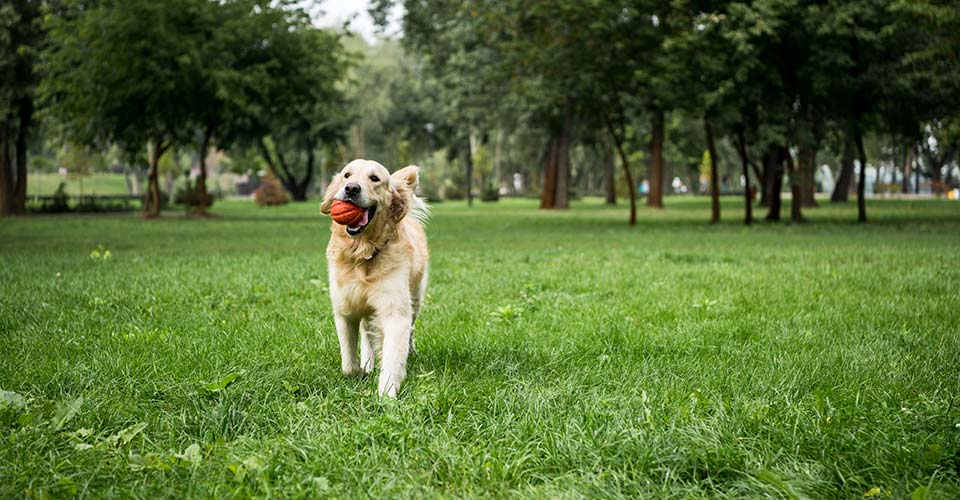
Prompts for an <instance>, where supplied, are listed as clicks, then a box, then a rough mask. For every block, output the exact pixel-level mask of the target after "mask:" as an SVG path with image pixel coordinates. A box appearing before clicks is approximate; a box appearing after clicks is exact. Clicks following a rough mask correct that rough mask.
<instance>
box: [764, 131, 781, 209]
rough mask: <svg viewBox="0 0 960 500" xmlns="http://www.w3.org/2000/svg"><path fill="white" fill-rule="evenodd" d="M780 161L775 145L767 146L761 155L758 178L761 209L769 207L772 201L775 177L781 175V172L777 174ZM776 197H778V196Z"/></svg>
mask: <svg viewBox="0 0 960 500" xmlns="http://www.w3.org/2000/svg"><path fill="white" fill-rule="evenodd" d="M780 161H781V158H780V148H778V147H777V146H775V145H770V146H768V147H767V150H766V151H765V152H764V153H763V172H762V174H763V175H762V176H761V177H760V182H761V186H760V187H761V188H762V189H761V192H760V206H761V207H770V204H771V200H773V196H774V189H775V185H776V183H777V180H776V176H777V175H783V174H782V172H780V173H778V170H779V169H780V166H779V163H780ZM777 196H779V194H778V195H777Z"/></svg>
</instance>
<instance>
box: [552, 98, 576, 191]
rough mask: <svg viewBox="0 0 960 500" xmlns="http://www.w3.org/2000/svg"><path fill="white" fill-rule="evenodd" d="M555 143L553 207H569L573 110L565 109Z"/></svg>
mask: <svg viewBox="0 0 960 500" xmlns="http://www.w3.org/2000/svg"><path fill="white" fill-rule="evenodd" d="M560 130H561V131H560V142H559V143H558V144H557V193H556V204H555V205H554V208H559V209H566V208H569V207H570V140H571V138H572V136H573V111H572V110H569V109H568V110H567V112H566V113H564V116H563V127H562V128H561V129H560Z"/></svg>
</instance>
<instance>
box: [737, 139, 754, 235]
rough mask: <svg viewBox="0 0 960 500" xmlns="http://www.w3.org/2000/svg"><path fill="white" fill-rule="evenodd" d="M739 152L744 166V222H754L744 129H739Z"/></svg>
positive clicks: (748, 158)
mask: <svg viewBox="0 0 960 500" xmlns="http://www.w3.org/2000/svg"><path fill="white" fill-rule="evenodd" d="M737 153H739V155H740V163H741V166H742V168H743V207H744V208H743V210H744V212H743V223H744V224H746V225H748V226H749V225H750V224H752V223H753V199H752V197H751V196H750V157H749V156H748V155H747V141H746V139H745V138H744V136H743V129H742V128H738V129H737Z"/></svg>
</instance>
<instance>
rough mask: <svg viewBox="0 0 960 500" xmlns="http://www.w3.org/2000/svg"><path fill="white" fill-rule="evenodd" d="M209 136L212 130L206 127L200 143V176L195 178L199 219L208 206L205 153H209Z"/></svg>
mask: <svg viewBox="0 0 960 500" xmlns="http://www.w3.org/2000/svg"><path fill="white" fill-rule="evenodd" d="M211 135H213V128H212V127H210V126H207V128H205V129H204V130H203V140H202V141H200V175H198V176H197V189H198V190H199V192H200V206H198V207H197V215H199V216H201V217H204V216H206V215H207V207H208V206H209V205H210V200H209V194H208V193H207V151H210V136H211Z"/></svg>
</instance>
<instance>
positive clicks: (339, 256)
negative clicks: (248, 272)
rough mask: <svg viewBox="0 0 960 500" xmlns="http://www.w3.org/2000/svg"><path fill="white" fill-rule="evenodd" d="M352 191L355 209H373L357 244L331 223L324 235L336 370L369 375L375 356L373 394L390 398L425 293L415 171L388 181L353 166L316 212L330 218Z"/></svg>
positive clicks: (383, 174)
mask: <svg viewBox="0 0 960 500" xmlns="http://www.w3.org/2000/svg"><path fill="white" fill-rule="evenodd" d="M373 179H379V180H377V181H375V180H373ZM351 183H353V184H357V185H359V186H360V194H359V195H357V196H356V197H355V199H356V200H357V204H358V205H360V206H361V207H364V208H368V207H371V206H375V207H376V212H375V214H374V216H373V218H372V219H371V220H370V223H369V224H368V225H367V226H366V228H365V229H364V230H363V232H362V233H360V234H358V235H356V236H351V235H349V234H348V233H347V231H346V227H345V226H341V225H340V224H337V223H336V222H334V223H333V224H332V225H331V227H330V231H331V236H330V243H329V245H327V267H328V271H329V274H330V299H331V301H332V302H333V313H334V319H335V322H336V327H337V335H338V337H339V340H340V362H341V368H342V370H343V373H344V374H345V375H357V374H361V373H371V372H372V371H373V369H374V365H375V360H376V358H377V354H376V352H377V351H378V350H380V351H381V356H380V359H381V367H380V378H379V384H378V393H379V394H380V396H387V397H396V396H397V392H398V391H399V390H400V384H401V383H402V382H403V379H404V378H405V377H406V373H407V356H408V355H409V354H410V351H412V350H413V328H414V324H415V323H416V320H417V315H418V314H419V313H420V306H421V304H422V303H423V297H424V294H425V293H426V288H427V264H428V260H429V251H428V249H427V237H426V233H425V232H424V228H423V225H424V222H425V221H426V218H427V215H428V212H427V206H426V204H424V203H423V201H422V200H420V199H419V198H417V197H416V196H415V194H414V193H415V191H416V189H417V185H418V184H419V168H418V167H415V166H409V167H406V168H402V169H400V170H398V171H396V172H394V173H393V174H392V175H391V174H390V173H389V172H388V171H387V169H386V168H384V166H383V165H381V164H379V163H377V162H375V161H369V160H354V161H352V162H350V163H349V164H347V166H345V167H344V168H343V169H342V170H341V171H340V173H338V174H337V175H336V176H335V177H334V178H333V180H332V181H331V183H330V186H329V187H328V188H327V190H326V192H325V193H324V197H323V202H322V204H321V205H320V211H321V212H322V213H324V214H329V213H330V207H331V205H332V204H333V201H334V200H336V199H345V198H346V194H345V191H344V187H345V186H346V185H347V184H351ZM358 340H359V342H360V359H359V361H358V359H357V341H358ZM378 346H382V349H378Z"/></svg>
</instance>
